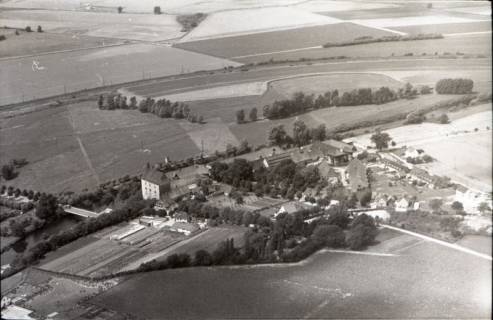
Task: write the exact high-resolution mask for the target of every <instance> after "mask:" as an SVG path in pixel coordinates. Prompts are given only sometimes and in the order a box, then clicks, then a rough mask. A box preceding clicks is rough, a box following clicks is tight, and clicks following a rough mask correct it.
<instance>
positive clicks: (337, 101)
mask: <svg viewBox="0 0 493 320" xmlns="http://www.w3.org/2000/svg"><path fill="white" fill-rule="evenodd" d="M423 92H425V93H424V94H427V93H429V92H428V91H427V90H425V91H423ZM417 95H418V90H417V89H416V88H414V87H413V86H412V85H411V84H409V83H407V84H406V85H405V87H404V88H400V89H399V90H397V91H395V90H393V89H390V88H388V87H381V88H380V89H377V90H372V89H371V88H361V89H355V90H352V91H347V92H344V93H343V94H342V95H340V94H339V91H338V90H333V91H327V92H325V93H324V94H323V95H322V94H320V95H318V96H317V97H316V98H315V96H314V95H313V94H310V95H306V94H305V93H303V92H296V93H295V94H294V95H293V97H292V98H291V99H285V100H280V101H274V103H273V104H272V105H266V106H264V109H263V115H264V117H265V118H267V119H281V118H286V117H290V116H293V115H296V114H302V113H305V112H307V111H309V110H313V109H321V108H328V107H333V106H335V107H338V106H358V105H365V104H384V103H387V102H391V101H395V100H397V99H412V98H414V97H416V96H417ZM237 118H238V115H237Z"/></svg>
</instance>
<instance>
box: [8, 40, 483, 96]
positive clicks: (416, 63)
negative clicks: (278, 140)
mask: <svg viewBox="0 0 493 320" xmlns="http://www.w3.org/2000/svg"><path fill="white" fill-rule="evenodd" d="M168 49H174V48H168ZM175 50H179V49H175ZM179 51H181V52H182V53H183V54H184V55H196V56H197V57H198V58H199V60H200V56H201V57H202V58H204V57H206V58H208V59H212V60H213V61H212V60H211V62H210V63H201V62H200V61H196V63H195V65H194V66H193V67H190V66H189V67H188V69H187V65H186V63H187V61H188V60H190V59H184V61H183V63H184V65H185V69H184V70H185V72H188V71H196V70H204V69H221V68H222V67H223V66H227V65H238V64H237V63H234V62H231V61H228V60H222V59H217V58H214V57H208V56H204V55H199V54H195V53H192V52H188V51H184V50H179ZM54 56H55V55H53V56H49V57H50V58H51V57H54ZM46 57H48V56H46ZM46 57H44V58H46ZM142 57H145V55H143V56H142ZM60 58H62V57H58V58H56V60H57V61H58V63H59V64H63V63H65V62H63V61H62V60H61V59H60ZM31 60H32V59H31ZM39 60H40V61H39V64H38V66H39V68H42V67H44V66H45V65H44V64H43V61H42V59H39ZM113 60H115V59H113ZM27 62H28V61H27V60H26V59H18V60H9V61H0V69H1V70H2V77H0V96H1V97H2V98H1V100H0V105H5V104H9V103H14V102H20V101H22V100H26V101H27V100H31V99H39V98H43V97H44V98H46V97H49V96H54V95H59V94H62V93H64V91H66V92H74V91H79V90H82V89H85V88H98V87H101V85H102V84H103V82H104V84H105V85H107V84H108V82H109V81H110V80H108V79H111V83H112V84H116V83H122V84H123V83H125V82H130V81H137V80H140V79H142V78H143V77H144V78H150V77H153V76H155V75H156V74H157V71H153V70H154V69H152V68H151V70H144V72H142V73H141V71H139V72H137V73H138V74H137V73H135V70H134V72H133V73H131V74H132V76H128V77H121V76H120V75H121V74H122V72H123V73H125V72H127V75H128V74H129V73H128V72H130V71H129V70H128V69H127V68H126V67H125V68H124V70H115V67H117V66H118V65H120V64H117V65H114V66H113V68H109V67H110V66H108V65H107V63H105V62H104V60H100V63H102V64H104V66H103V67H104V68H106V72H107V75H104V77H103V80H101V77H102V76H101V75H100V76H99V77H98V73H97V72H96V73H94V72H81V73H80V74H75V73H77V72H78V70H80V71H81V70H82V69H81V68H79V67H76V66H70V68H68V70H67V68H63V67H53V68H50V67H48V68H45V69H43V70H38V71H32V70H31V62H32V61H29V66H28V69H29V70H27V71H26V70H25V69H26V63H27ZM52 62H53V61H52ZM22 63H24V64H22ZM58 63H57V64H56V65H58ZM115 63H116V62H115ZM127 67H128V66H127ZM478 67H479V68H484V70H485V72H489V70H490V68H491V61H490V59H489V58H484V59H426V58H422V59H416V58H414V59H407V58H406V59H404V58H403V59H388V60H347V61H336V62H334V61H332V62H317V63H313V64H310V65H307V64H296V65H282V66H279V65H276V66H266V67H255V68H250V70H248V71H239V70H238V71H233V72H216V73H215V74H201V75H185V76H183V77H182V76H180V77H179V78H178V79H177V78H175V77H172V78H164V79H159V80H152V81H150V82H148V81H146V82H145V83H143V84H141V85H134V86H131V87H130V88H129V89H130V91H132V92H135V93H136V94H141V95H162V94H165V93H166V91H169V90H176V89H180V88H189V89H190V90H192V88H194V87H200V86H205V85H209V86H211V85H213V84H215V83H228V82H236V83H238V82H243V81H244V82H251V81H259V80H261V81H262V80H263V81H266V80H271V79H275V78H279V77H282V76H289V75H296V74H300V73H312V72H328V71H329V72H330V71H385V70H430V69H445V70H447V69H451V68H452V69H458V70H460V69H468V68H478ZM177 68H178V69H177ZM177 68H171V69H173V70H171V69H170V70H166V73H165V74H163V73H161V72H160V76H165V75H168V76H170V75H178V74H180V73H181V71H183V70H182V69H180V67H177ZM116 69H118V68H116ZM98 70H99V69H98ZM86 71H89V70H86ZM146 72H147V73H146ZM149 72H150V74H149ZM163 72H164V71H163ZM71 79H72V80H71Z"/></svg>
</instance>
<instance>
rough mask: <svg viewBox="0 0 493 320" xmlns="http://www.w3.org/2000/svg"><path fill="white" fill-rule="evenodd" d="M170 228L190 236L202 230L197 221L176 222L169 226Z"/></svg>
mask: <svg viewBox="0 0 493 320" xmlns="http://www.w3.org/2000/svg"><path fill="white" fill-rule="evenodd" d="M169 230H170V231H174V232H179V233H183V234H184V235H186V236H189V235H191V234H193V233H195V232H197V231H198V230H200V227H199V225H197V224H195V223H186V222H175V223H173V224H172V225H171V226H170V227H169Z"/></svg>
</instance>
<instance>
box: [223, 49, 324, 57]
mask: <svg viewBox="0 0 493 320" xmlns="http://www.w3.org/2000/svg"><path fill="white" fill-rule="evenodd" d="M322 48H323V46H314V47H303V48H297V49H286V50H280V51H272V52H261V53H252V54H246V55H243V56H235V57H230V58H229V59H241V58H249V57H257V56H266V55H269V54H276V53H287V52H297V51H304V50H311V49H322Z"/></svg>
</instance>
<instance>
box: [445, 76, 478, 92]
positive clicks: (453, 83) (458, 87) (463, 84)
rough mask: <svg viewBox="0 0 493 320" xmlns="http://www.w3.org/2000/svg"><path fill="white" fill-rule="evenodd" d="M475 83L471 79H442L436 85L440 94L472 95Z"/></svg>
mask: <svg viewBox="0 0 493 320" xmlns="http://www.w3.org/2000/svg"><path fill="white" fill-rule="evenodd" d="M473 87H474V82H473V81H472V80H471V79H463V78H456V79H441V80H439V81H438V82H437V83H436V85H435V91H436V92H437V93H438V94H466V93H471V92H472V89H473Z"/></svg>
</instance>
